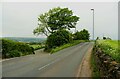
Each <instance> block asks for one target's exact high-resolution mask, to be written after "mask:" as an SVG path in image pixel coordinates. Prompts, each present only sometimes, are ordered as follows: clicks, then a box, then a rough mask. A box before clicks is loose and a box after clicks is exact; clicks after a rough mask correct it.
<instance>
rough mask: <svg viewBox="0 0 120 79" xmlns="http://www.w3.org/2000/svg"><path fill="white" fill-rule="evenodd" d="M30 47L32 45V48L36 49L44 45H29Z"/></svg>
mask: <svg viewBox="0 0 120 79" xmlns="http://www.w3.org/2000/svg"><path fill="white" fill-rule="evenodd" d="M30 46H31V47H33V48H34V50H38V49H42V48H44V47H45V46H42V45H36V44H35V45H30Z"/></svg>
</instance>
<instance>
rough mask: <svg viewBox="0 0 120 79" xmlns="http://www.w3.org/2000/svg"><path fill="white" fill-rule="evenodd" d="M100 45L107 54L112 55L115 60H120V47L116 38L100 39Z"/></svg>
mask: <svg viewBox="0 0 120 79" xmlns="http://www.w3.org/2000/svg"><path fill="white" fill-rule="evenodd" d="M97 43H98V45H99V46H100V48H101V49H102V51H103V52H104V53H105V54H108V55H110V56H111V57H112V58H113V59H114V60H116V61H117V62H120V48H119V47H118V41H116V40H98V41H97Z"/></svg>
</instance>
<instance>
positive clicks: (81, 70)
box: [76, 46, 93, 77]
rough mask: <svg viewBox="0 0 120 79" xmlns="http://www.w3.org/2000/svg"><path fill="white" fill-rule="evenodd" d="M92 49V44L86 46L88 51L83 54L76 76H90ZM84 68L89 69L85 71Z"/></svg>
mask: <svg viewBox="0 0 120 79" xmlns="http://www.w3.org/2000/svg"><path fill="white" fill-rule="evenodd" d="M92 49H93V46H92V47H89V48H88V51H87V52H86V54H85V55H84V57H83V59H82V62H81V64H80V66H79V70H78V73H77V75H76V77H92V69H91V64H90V60H91V54H92ZM86 65H88V66H86ZM85 69H89V71H87V73H86V70H85Z"/></svg>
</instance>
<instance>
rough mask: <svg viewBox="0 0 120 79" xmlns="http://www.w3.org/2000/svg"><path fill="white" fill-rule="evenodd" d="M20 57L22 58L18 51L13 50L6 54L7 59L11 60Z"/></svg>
mask: <svg viewBox="0 0 120 79" xmlns="http://www.w3.org/2000/svg"><path fill="white" fill-rule="evenodd" d="M20 56H21V52H19V51H18V50H11V51H10V52H8V53H7V54H6V57H7V58H10V57H20Z"/></svg>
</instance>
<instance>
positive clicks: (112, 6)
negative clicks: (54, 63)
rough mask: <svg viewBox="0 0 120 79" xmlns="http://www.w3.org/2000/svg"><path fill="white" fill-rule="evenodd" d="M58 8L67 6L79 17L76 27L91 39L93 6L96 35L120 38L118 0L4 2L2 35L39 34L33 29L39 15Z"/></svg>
mask: <svg viewBox="0 0 120 79" xmlns="http://www.w3.org/2000/svg"><path fill="white" fill-rule="evenodd" d="M55 7H61V8H66V7H67V8H69V9H70V10H72V11H73V13H74V15H76V16H79V17H80V20H79V22H78V24H77V25H76V27H77V30H79V31H80V30H82V29H87V30H88V31H89V32H90V36H91V38H92V29H93V15H92V11H91V8H94V10H95V38H96V37H103V36H106V37H111V38H112V39H118V3H117V2H4V3H2V19H0V23H2V33H1V31H0V36H3V37H36V36H35V35H33V33H32V32H33V29H35V28H36V27H37V24H38V21H37V18H38V16H39V15H40V14H42V13H45V12H47V11H48V10H49V9H52V8H55ZM0 10H1V9H0ZM0 15H1V12H0ZM72 31H74V29H73V30H72ZM38 37H45V36H44V35H40V36H38Z"/></svg>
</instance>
